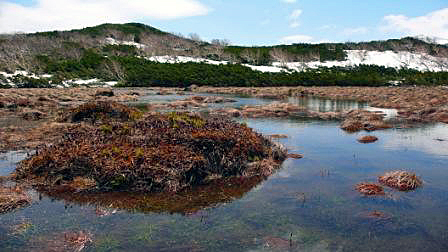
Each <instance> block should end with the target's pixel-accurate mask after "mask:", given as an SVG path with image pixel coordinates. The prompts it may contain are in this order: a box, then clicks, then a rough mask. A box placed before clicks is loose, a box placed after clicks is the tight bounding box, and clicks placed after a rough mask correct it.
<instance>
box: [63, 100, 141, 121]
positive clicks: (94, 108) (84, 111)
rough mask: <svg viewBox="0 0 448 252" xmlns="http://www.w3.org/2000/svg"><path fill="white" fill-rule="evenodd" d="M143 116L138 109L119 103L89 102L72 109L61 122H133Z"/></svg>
mask: <svg viewBox="0 0 448 252" xmlns="http://www.w3.org/2000/svg"><path fill="white" fill-rule="evenodd" d="M139 116H141V113H140V112H139V111H138V110H137V109H133V108H130V107H128V106H126V105H123V104H121V103H117V102H107V101H97V102H88V103H84V104H83V105H81V106H79V107H76V108H73V109H71V110H70V111H69V112H68V114H67V115H65V116H64V117H63V118H61V119H60V121H61V122H81V121H89V122H95V121H97V120H105V119H106V120H108V119H120V120H125V121H128V120H131V119H136V118H137V117H139Z"/></svg>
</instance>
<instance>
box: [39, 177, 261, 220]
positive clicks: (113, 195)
mask: <svg viewBox="0 0 448 252" xmlns="http://www.w3.org/2000/svg"><path fill="white" fill-rule="evenodd" d="M263 180H264V178H263V177H259V176H256V177H250V178H244V177H232V178H226V179H218V180H215V181H212V182H211V183H210V184H207V185H201V186H197V187H195V188H193V189H191V190H185V191H182V192H179V193H175V194H174V193H153V194H144V193H129V192H97V193H72V192H58V191H56V190H54V191H41V193H43V194H45V195H47V196H49V197H51V198H55V199H59V200H65V201H66V202H68V203H76V204H81V205H85V204H86V205H87V204H88V205H95V206H97V207H106V208H116V209H123V210H128V211H138V212H156V213H161V212H167V213H183V214H188V213H194V212H197V211H199V210H201V209H204V208H208V207H215V206H217V205H219V204H221V203H228V202H231V201H233V200H235V199H239V198H241V197H243V196H244V195H245V194H246V193H247V192H249V191H250V190H251V189H252V188H254V187H255V186H256V185H258V184H259V183H261V182H262V181H263Z"/></svg>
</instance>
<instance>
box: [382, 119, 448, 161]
mask: <svg viewBox="0 0 448 252" xmlns="http://www.w3.org/2000/svg"><path fill="white" fill-rule="evenodd" d="M384 147H385V148H387V149H391V150H400V149H411V150H418V151H423V152H426V153H428V154H432V155H436V156H445V157H448V125H446V124H441V123H440V124H435V125H427V126H423V127H421V128H413V129H400V130H395V132H394V134H393V135H390V136H389V137H388V138H387V139H386V140H385V142H384Z"/></svg>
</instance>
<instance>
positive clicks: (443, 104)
mask: <svg viewBox="0 0 448 252" xmlns="http://www.w3.org/2000/svg"><path fill="white" fill-rule="evenodd" d="M194 90H195V91H196V92H208V93H218V94H235V95H247V96H253V97H269V98H275V99H284V98H286V97H288V96H293V97H294V96H297V97H300V96H314V97H320V98H327V99H332V100H355V101H359V102H368V103H369V104H370V106H373V107H379V108H393V109H397V110H398V115H399V119H403V120H406V121H409V122H410V123H412V122H443V123H448V107H447V101H448V89H447V88H444V87H275V88H273V87H267V88H237V87H226V88H215V87H197V88H195V89H194Z"/></svg>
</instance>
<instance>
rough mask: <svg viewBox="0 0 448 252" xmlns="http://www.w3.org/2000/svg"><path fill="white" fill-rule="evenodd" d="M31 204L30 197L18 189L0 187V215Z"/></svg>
mask: <svg viewBox="0 0 448 252" xmlns="http://www.w3.org/2000/svg"><path fill="white" fill-rule="evenodd" d="M30 203H31V197H30V196H28V195H27V194H26V193H25V191H24V190H23V189H22V188H20V187H3V186H1V185H0V214H3V213H7V212H10V211H13V210H14V209H16V208H20V207H25V206H27V205H29V204H30Z"/></svg>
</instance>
